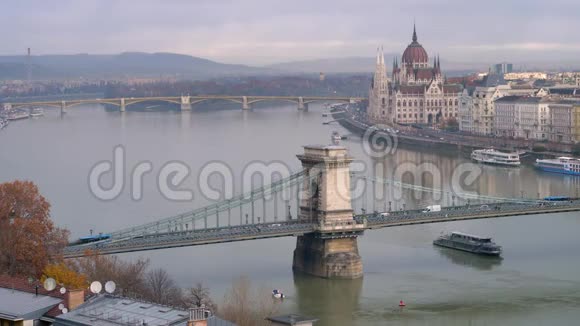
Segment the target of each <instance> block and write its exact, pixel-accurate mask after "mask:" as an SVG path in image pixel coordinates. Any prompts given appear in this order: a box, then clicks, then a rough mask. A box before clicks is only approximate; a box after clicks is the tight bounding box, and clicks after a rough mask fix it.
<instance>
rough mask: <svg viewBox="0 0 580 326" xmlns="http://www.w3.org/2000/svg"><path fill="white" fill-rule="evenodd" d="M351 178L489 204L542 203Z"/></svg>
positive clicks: (372, 178)
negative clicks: (487, 202)
mask: <svg viewBox="0 0 580 326" xmlns="http://www.w3.org/2000/svg"><path fill="white" fill-rule="evenodd" d="M352 176H353V178H355V179H364V180H369V181H371V182H373V183H374V182H378V183H382V184H386V185H392V186H395V187H398V188H400V189H406V190H413V191H420V192H426V193H432V194H441V195H445V194H450V193H453V194H454V195H455V196H457V197H461V198H465V199H475V200H483V201H490V202H509V203H538V202H543V200H541V199H530V198H507V197H497V196H489V195H482V194H476V193H469V192H454V191H452V190H444V189H441V188H431V187H424V186H420V185H414V184H409V183H404V182H401V181H399V180H395V179H393V178H390V179H386V178H377V177H369V176H364V175H360V174H357V173H352Z"/></svg>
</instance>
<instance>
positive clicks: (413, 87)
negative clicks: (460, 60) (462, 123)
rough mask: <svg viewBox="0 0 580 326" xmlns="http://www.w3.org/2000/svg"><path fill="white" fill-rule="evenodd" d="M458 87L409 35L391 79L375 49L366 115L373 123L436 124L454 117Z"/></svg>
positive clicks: (381, 51) (381, 54) (396, 61)
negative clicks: (408, 40)
mask: <svg viewBox="0 0 580 326" xmlns="http://www.w3.org/2000/svg"><path fill="white" fill-rule="evenodd" d="M461 92H462V87H461V85H456V84H447V83H445V79H444V77H443V75H442V73H441V65H440V61H439V58H438V57H437V58H435V59H433V65H430V64H429V56H428V55H427V51H425V49H423V46H422V45H421V44H420V43H419V42H418V41H417V32H416V29H415V27H414V26H413V38H412V42H411V44H409V45H408V46H407V48H406V49H405V51H404V52H403V56H402V57H401V62H400V63H399V60H398V58H395V59H394V60H393V66H392V78H391V79H389V78H388V76H387V69H386V65H385V58H384V55H383V50H382V49H381V50H379V51H377V58H376V69H375V73H374V76H373V78H372V81H371V87H370V90H369V107H368V111H367V112H368V115H369V118H370V120H371V122H373V123H382V124H395V123H399V124H438V123H441V122H444V121H447V120H449V119H456V120H457V117H458V110H459V97H460V96H461Z"/></svg>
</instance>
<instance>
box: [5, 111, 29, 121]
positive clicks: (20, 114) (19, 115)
mask: <svg viewBox="0 0 580 326" xmlns="http://www.w3.org/2000/svg"><path fill="white" fill-rule="evenodd" d="M29 117H30V114H28V113H27V112H24V111H16V112H11V113H9V114H8V116H6V119H7V120H10V121H13V120H22V119H28V118H29Z"/></svg>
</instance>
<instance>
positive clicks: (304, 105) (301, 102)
mask: <svg viewBox="0 0 580 326" xmlns="http://www.w3.org/2000/svg"><path fill="white" fill-rule="evenodd" d="M364 99H365V98H363V97H348V96H232V95H196V96H190V95H187V96H161V97H120V98H97V99H83V100H61V101H39V102H20V103H4V105H5V106H8V107H10V108H12V109H19V108H26V107H33V106H53V107H57V108H60V110H61V113H65V112H66V111H67V109H69V108H71V107H74V106H77V105H83V104H110V105H114V106H117V107H119V111H121V112H124V111H125V110H126V108H127V106H128V105H132V104H136V103H141V102H147V101H161V102H167V103H174V104H179V105H180V106H181V110H182V111H188V110H191V107H192V106H193V105H195V104H198V103H201V102H204V101H209V100H223V101H230V102H234V103H239V104H240V105H241V107H242V109H244V110H249V109H251V106H252V104H254V103H258V102H264V101H285V102H292V103H296V104H297V106H298V109H299V110H306V109H308V104H309V103H312V102H320V101H323V102H345V103H354V102H357V101H361V100H364Z"/></svg>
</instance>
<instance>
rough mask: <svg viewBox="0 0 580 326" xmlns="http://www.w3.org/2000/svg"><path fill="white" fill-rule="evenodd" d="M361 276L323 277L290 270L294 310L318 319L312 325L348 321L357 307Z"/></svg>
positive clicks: (324, 325) (349, 321)
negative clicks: (294, 292)
mask: <svg viewBox="0 0 580 326" xmlns="http://www.w3.org/2000/svg"><path fill="white" fill-rule="evenodd" d="M362 285H363V278H359V279H356V280H327V279H322V278H319V277H313V276H309V275H305V274H302V273H294V287H295V291H296V304H297V306H298V310H299V311H301V312H302V313H304V314H306V315H310V316H315V317H318V318H320V317H321V319H320V321H319V322H318V323H317V324H316V326H330V325H351V324H352V323H353V313H354V312H355V311H357V310H358V309H359V298H360V295H361V291H362Z"/></svg>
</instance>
